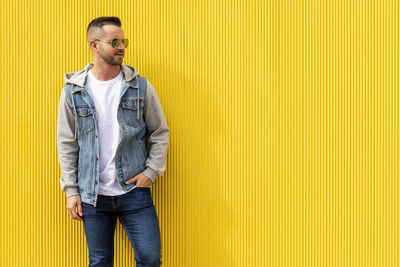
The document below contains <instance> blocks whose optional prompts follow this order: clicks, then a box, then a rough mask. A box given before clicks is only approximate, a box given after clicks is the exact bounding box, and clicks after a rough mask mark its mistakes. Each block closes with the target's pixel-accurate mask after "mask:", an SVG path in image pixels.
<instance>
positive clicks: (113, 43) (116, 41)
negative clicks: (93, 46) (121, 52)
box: [94, 38, 129, 48]
mask: <svg viewBox="0 0 400 267" xmlns="http://www.w3.org/2000/svg"><path fill="white" fill-rule="evenodd" d="M94 40H95V41H99V42H103V43H108V44H111V46H112V47H113V48H116V47H118V46H119V44H120V43H121V42H122V44H123V45H124V47H125V48H126V47H127V46H128V44H129V41H128V39H118V38H114V39H112V40H111V41H109V42H105V41H102V40H99V39H94Z"/></svg>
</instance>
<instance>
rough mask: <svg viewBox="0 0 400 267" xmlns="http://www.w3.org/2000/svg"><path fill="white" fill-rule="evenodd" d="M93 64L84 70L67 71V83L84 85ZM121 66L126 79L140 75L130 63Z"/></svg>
mask: <svg viewBox="0 0 400 267" xmlns="http://www.w3.org/2000/svg"><path fill="white" fill-rule="evenodd" d="M93 66H94V63H93V62H90V63H89V64H87V65H86V67H85V68H84V69H83V70H80V71H76V72H66V73H65V74H64V81H65V83H66V84H67V83H71V84H75V85H78V86H80V87H84V85H85V80H86V76H87V74H88V71H89V70H90V69H91V68H93ZM121 67H122V73H123V74H124V77H125V81H130V80H132V79H133V78H135V77H136V76H137V75H138V73H137V72H136V70H135V69H134V68H133V67H131V66H129V65H124V64H121Z"/></svg>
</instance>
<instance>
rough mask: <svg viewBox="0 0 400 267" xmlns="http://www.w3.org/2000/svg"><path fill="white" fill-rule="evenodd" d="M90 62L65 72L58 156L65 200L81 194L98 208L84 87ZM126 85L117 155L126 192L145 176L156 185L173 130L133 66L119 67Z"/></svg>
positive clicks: (91, 119)
mask: <svg viewBox="0 0 400 267" xmlns="http://www.w3.org/2000/svg"><path fill="white" fill-rule="evenodd" d="M93 66H94V64H93V63H89V64H88V65H87V66H86V67H85V68H84V69H83V70H81V71H78V72H69V73H65V75H64V78H65V85H64V87H63V90H62V92H61V95H60V102H59V107H58V118H57V151H58V160H59V163H60V167H61V172H62V175H61V177H60V185H61V190H63V191H65V192H66V195H67V197H70V196H73V195H80V196H81V200H82V202H85V203H87V204H90V205H93V206H96V202H97V195H98V188H99V143H98V138H97V135H98V129H97V125H96V109H95V106H94V101H93V99H92V98H91V97H90V94H89V93H88V88H87V87H86V77H87V74H88V70H89V69H91V68H92V67H93ZM121 67H122V73H123V76H124V78H123V86H122V88H121V93H120V103H119V105H118V111H117V119H118V123H119V125H120V129H121V141H120V143H119V145H118V148H117V150H116V154H115V165H116V166H115V167H116V171H117V180H118V183H119V184H120V186H121V188H122V190H123V191H125V192H129V191H130V190H133V189H134V188H135V187H136V186H135V184H133V183H132V184H125V181H127V180H129V179H131V178H133V177H134V176H136V175H137V174H139V173H143V174H144V175H146V176H147V177H148V178H150V180H151V181H152V182H153V183H154V180H155V179H156V177H157V176H161V175H162V174H163V172H164V171H165V168H166V160H167V150H168V143H169V128H168V126H167V122H166V119H165V116H164V113H163V110H162V106H161V103H160V100H159V98H158V95H157V93H156V91H155V89H154V88H153V86H152V85H151V84H150V82H148V81H147V80H146V79H145V78H144V77H142V76H140V75H139V74H138V73H137V72H136V70H135V69H134V68H133V67H131V66H129V65H124V64H122V65H121Z"/></svg>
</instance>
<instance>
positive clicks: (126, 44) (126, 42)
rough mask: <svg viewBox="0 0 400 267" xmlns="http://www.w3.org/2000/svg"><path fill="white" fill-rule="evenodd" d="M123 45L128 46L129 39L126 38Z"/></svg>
mask: <svg viewBox="0 0 400 267" xmlns="http://www.w3.org/2000/svg"><path fill="white" fill-rule="evenodd" d="M122 44H123V45H124V47H125V48H126V47H127V46H128V44H129V41H128V39H124V41H123V43H122Z"/></svg>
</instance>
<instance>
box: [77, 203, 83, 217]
mask: <svg viewBox="0 0 400 267" xmlns="http://www.w3.org/2000/svg"><path fill="white" fill-rule="evenodd" d="M78 213H79V216H81V217H82V204H81V203H78Z"/></svg>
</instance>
